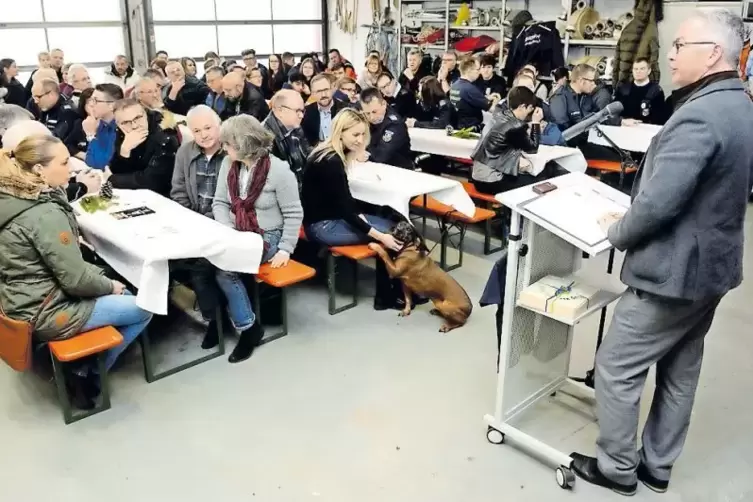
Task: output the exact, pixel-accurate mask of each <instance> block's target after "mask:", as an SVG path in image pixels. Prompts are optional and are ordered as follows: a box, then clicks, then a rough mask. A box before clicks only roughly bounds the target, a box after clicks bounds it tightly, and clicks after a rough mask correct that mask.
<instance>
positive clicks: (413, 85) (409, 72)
mask: <svg viewBox="0 0 753 502" xmlns="http://www.w3.org/2000/svg"><path fill="white" fill-rule="evenodd" d="M422 58H423V56H422V55H421V51H419V50H418V49H412V50H411V51H410V52H409V53H408V61H407V63H406V66H405V70H403V73H401V74H400V76H399V77H398V79H397V82H398V83H399V84H400V87H402V88H403V89H408V90H410V91H411V92H412V93H413V95H414V96H415V95H416V94H418V84H419V83H420V82H421V79H423V78H424V77H426V76H427V75H426V74H425V73H424V72H423V71H422V70H421V59H422Z"/></svg>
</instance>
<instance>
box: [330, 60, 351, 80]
mask: <svg viewBox="0 0 753 502" xmlns="http://www.w3.org/2000/svg"><path fill="white" fill-rule="evenodd" d="M327 73H329V74H330V75H333V76H334V77H335V78H336V79H337V80H340V79H341V78H343V77H347V75H346V74H345V65H344V64H342V63H337V64H334V65H332V66H331V67H330V68H327Z"/></svg>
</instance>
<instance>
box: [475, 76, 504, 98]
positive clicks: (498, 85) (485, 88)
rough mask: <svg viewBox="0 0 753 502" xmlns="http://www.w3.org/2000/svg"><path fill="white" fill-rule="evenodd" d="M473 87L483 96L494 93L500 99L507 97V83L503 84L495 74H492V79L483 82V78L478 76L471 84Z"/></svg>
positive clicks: (500, 78)
mask: <svg viewBox="0 0 753 502" xmlns="http://www.w3.org/2000/svg"><path fill="white" fill-rule="evenodd" d="M473 85H475V86H476V87H477V88H478V90H479V91H481V94H483V95H484V96H488V95H489V94H494V93H495V92H496V93H497V94H499V95H500V97H502V98H504V97H505V96H507V83H506V82H505V79H503V78H502V77H500V76H499V75H497V74H496V73H495V74H493V75H492V78H490V79H489V80H484V77H482V76H481V75H479V76H478V78H477V79H476V81H475V82H473Z"/></svg>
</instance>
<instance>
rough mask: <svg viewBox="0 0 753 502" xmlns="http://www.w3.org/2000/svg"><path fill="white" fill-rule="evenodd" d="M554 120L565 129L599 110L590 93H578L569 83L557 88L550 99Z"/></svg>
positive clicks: (561, 128)
mask: <svg viewBox="0 0 753 502" xmlns="http://www.w3.org/2000/svg"><path fill="white" fill-rule="evenodd" d="M549 108H550V111H551V114H552V122H553V123H555V124H557V126H559V128H560V130H562V131H564V130H566V129H568V128H570V127H572V126H574V125H575V124H577V123H578V122H580V121H581V120H583V119H584V118H585V117H587V116H588V115H590V114H592V113H596V112H598V111H599V109H598V107H597V106H596V103H594V100H593V98H592V97H591V96H589V95H588V94H576V93H575V91H573V88H572V87H570V86H569V85H564V86H562V87H560V88H559V89H557V90H556V91H555V93H554V95H553V96H552V97H551V99H550V100H549Z"/></svg>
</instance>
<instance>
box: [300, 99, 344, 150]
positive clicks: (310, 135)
mask: <svg viewBox="0 0 753 502" xmlns="http://www.w3.org/2000/svg"><path fill="white" fill-rule="evenodd" d="M343 108H348V105H347V104H346V103H343V102H342V101H340V100H339V99H335V98H332V109H331V110H330V113H331V114H332V120H333V121H334V120H335V115H337V114H338V113H339V112H340V110H342V109H343ZM320 125H321V114H320V113H319V103H310V104H308V105H306V112H305V113H304V115H303V121H301V129H303V134H304V135H305V136H306V141H308V143H309V145H311V146H312V147H315V146H316V145H318V144H319V127H320Z"/></svg>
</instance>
